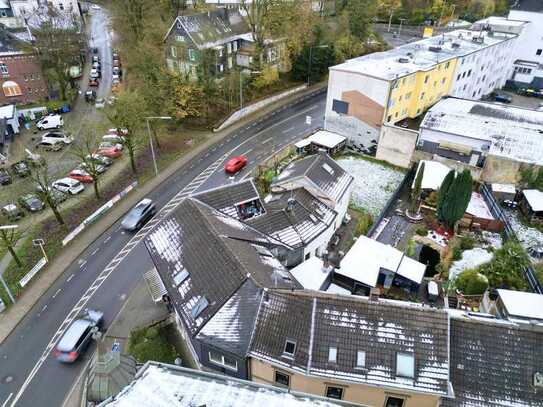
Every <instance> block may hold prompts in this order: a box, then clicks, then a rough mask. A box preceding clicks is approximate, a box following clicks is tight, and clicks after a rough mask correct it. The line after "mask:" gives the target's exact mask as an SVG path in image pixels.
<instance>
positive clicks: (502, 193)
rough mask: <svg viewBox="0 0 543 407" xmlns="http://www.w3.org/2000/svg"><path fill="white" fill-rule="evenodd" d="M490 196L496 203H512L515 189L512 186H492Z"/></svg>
mask: <svg viewBox="0 0 543 407" xmlns="http://www.w3.org/2000/svg"><path fill="white" fill-rule="evenodd" d="M491 188H492V195H494V198H496V200H497V201H499V202H503V201H507V200H509V201H513V200H514V199H515V196H516V194H517V189H516V188H515V185H513V184H492V185H491Z"/></svg>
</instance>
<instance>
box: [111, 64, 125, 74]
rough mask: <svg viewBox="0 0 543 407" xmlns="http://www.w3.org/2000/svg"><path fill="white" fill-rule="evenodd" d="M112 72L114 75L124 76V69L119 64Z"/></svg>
mask: <svg viewBox="0 0 543 407" xmlns="http://www.w3.org/2000/svg"><path fill="white" fill-rule="evenodd" d="M111 73H112V74H113V75H119V76H123V70H122V69H121V68H120V67H118V66H114V67H113V69H112V70H111Z"/></svg>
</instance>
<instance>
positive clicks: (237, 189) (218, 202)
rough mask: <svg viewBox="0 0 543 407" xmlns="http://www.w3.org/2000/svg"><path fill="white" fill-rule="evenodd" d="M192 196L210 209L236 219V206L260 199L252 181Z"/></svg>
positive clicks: (237, 217) (237, 216) (237, 215)
mask: <svg viewBox="0 0 543 407" xmlns="http://www.w3.org/2000/svg"><path fill="white" fill-rule="evenodd" d="M193 196H194V197H195V198H196V199H198V200H199V201H201V202H203V203H205V204H207V205H209V206H211V207H212V208H215V209H216V210H218V211H220V212H222V213H225V214H227V215H229V216H231V217H233V218H236V219H239V214H238V211H237V209H236V205H238V204H240V203H244V202H248V201H252V200H255V199H260V196H259V195H258V191H257V189H256V187H255V185H254V183H253V180H252V179H249V180H246V181H242V182H237V183H235V184H228V185H224V186H221V187H219V188H214V189H210V190H207V191H204V192H202V193H200V194H197V195H193Z"/></svg>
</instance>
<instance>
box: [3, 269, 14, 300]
mask: <svg viewBox="0 0 543 407" xmlns="http://www.w3.org/2000/svg"><path fill="white" fill-rule="evenodd" d="M0 282H2V285H3V286H4V289H5V290H6V292H7V293H8V296H9V299H10V300H11V302H12V303H13V304H15V297H14V296H13V294H12V293H11V291H10V289H9V287H8V285H7V284H6V282H5V281H4V276H2V273H0Z"/></svg>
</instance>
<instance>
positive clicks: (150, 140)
mask: <svg viewBox="0 0 543 407" xmlns="http://www.w3.org/2000/svg"><path fill="white" fill-rule="evenodd" d="M149 120H172V118H171V117H170V116H149V117H146V118H145V121H146V122H147V134H149V145H150V146H151V156H152V157H153V166H154V167H155V177H156V176H157V175H158V166H157V164H156V157H155V147H154V146H153V138H152V137H151V126H149Z"/></svg>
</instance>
